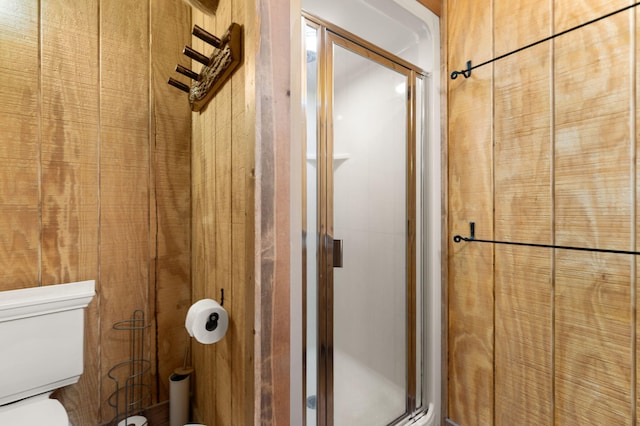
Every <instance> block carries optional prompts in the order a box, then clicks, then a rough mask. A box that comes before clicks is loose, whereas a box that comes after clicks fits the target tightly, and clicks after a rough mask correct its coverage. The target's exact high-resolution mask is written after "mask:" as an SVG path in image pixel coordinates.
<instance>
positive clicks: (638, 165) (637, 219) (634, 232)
mask: <svg viewBox="0 0 640 426" xmlns="http://www.w3.org/2000/svg"><path fill="white" fill-rule="evenodd" d="M632 13H633V14H634V16H633V18H634V19H633V25H634V28H633V33H632V37H633V38H634V39H635V40H634V41H635V43H634V45H635V51H634V52H632V54H633V55H634V56H635V58H634V61H635V64H634V65H635V70H636V72H635V75H633V74H632V76H631V78H633V79H634V81H632V84H633V85H634V87H636V88H637V87H640V74H639V73H638V72H637V70H638V67H639V66H640V50H639V49H640V29H639V28H638V23H639V22H640V9H638V8H636V9H635V10H634V11H633V12H632ZM632 96H635V98H634V99H633V100H634V104H633V105H632V113H633V114H634V115H635V117H632V118H633V120H634V121H633V124H634V127H632V130H633V131H634V134H632V135H631V136H632V139H631V141H632V146H631V156H632V161H633V163H632V167H635V170H633V169H632V173H633V174H632V178H633V179H634V181H635V185H633V186H632V190H633V191H634V193H633V198H632V207H631V211H632V214H633V215H634V222H633V224H632V229H631V238H632V247H633V248H634V250H638V231H639V226H638V223H640V209H638V200H640V192H639V191H640V185H638V181H639V180H640V174H639V170H640V162H639V161H640V159H639V158H638V149H639V146H640V145H639V144H640V109H639V108H638V105H639V103H640V97H639V96H640V91H638V90H636V91H635V93H633V94H632ZM634 109H635V111H634ZM639 262H640V258H638V257H636V258H635V259H634V262H633V263H632V265H631V266H632V270H631V280H630V282H631V285H632V288H633V289H635V294H634V293H632V296H635V299H634V300H632V301H631V303H632V304H631V306H632V308H634V309H635V310H636V314H635V324H634V326H635V342H634V343H635V347H634V349H635V355H636V359H635V363H634V369H635V380H636V381H635V395H633V394H632V397H633V396H635V401H632V402H633V403H635V416H636V422H637V419H638V418H640V417H638V416H639V415H640V393H638V389H640V380H639V379H638V378H639V377H640V375H639V374H640V363H639V362H638V353H640V334H639V333H638V330H639V329H640V316H638V313H637V307H638V303H639V301H640V299H639V297H640V294H639V292H638V268H639V266H640V263H639Z"/></svg>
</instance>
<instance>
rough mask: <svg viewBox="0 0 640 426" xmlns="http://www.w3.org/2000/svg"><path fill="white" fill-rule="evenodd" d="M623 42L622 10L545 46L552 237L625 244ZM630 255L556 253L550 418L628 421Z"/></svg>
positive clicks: (628, 195) (626, 38) (627, 175)
mask: <svg viewBox="0 0 640 426" xmlns="http://www.w3.org/2000/svg"><path fill="white" fill-rule="evenodd" d="M563 6H564V7H566V8H567V9H573V8H574V7H575V6H574V4H572V3H571V4H570V3H569V2H566V3H565V4H564V5H558V9H559V10H558V15H562V14H563V13H564V12H563ZM629 43H630V29H629V12H627V13H624V14H619V15H616V16H614V17H611V18H609V19H607V20H605V21H600V22H598V23H595V24H593V25H590V26H589V27H586V28H584V29H581V30H579V31H575V32H573V33H571V34H568V35H567V36H565V37H562V38H558V39H557V41H556V43H555V49H556V50H555V72H554V75H555V81H554V86H555V88H554V94H555V96H554V98H555V100H554V105H555V129H554V137H555V147H556V149H555V172H554V175H555V203H556V206H555V220H556V231H555V235H556V242H557V243H558V244H561V245H575V246H585V247H605V248H611V249H620V250H626V249H629V247H630V246H631V244H632V240H631V233H630V229H631V228H630V226H631V223H632V216H631V203H630V200H631V199H632V191H631V187H630V185H631V183H632V179H631V166H632V162H631V158H630V144H629V141H630V133H629V123H630V119H631V117H630V113H629V105H630V102H631V91H630V87H631V82H630V74H629V73H628V72H620V70H629V69H630V55H629V52H630V44H629ZM576 46H582V48H580V49H577V48H576ZM631 262H632V259H629V258H628V257H627V256H619V255H606V254H576V253H572V252H568V251H563V250H560V251H557V253H556V300H555V302H556V307H555V309H556V314H555V315H556V324H555V327H556V335H555V348H556V349H555V350H556V355H555V364H556V367H555V368H556V384H555V386H556V419H557V421H558V422H559V423H569V422H575V421H576V419H583V421H589V422H595V423H598V424H629V423H630V420H631V399H630V395H631V390H632V383H631V380H630V378H631V370H632V366H631V360H632V355H633V352H632V348H631V346H630V345H629V341H630V339H631V336H632V324H631V303H630V300H631V294H632V289H631V287H630V285H629V283H630V278H631ZM603 348H607V349H606V350H603Z"/></svg>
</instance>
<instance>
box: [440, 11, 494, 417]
mask: <svg viewBox="0 0 640 426" xmlns="http://www.w3.org/2000/svg"><path fill="white" fill-rule="evenodd" d="M491 4H492V2H491V1H488V0H487V1H478V2H464V1H455V0H449V1H448V4H447V10H450V11H456V12H455V13H451V14H448V16H447V17H446V19H447V27H448V28H449V47H450V49H449V56H448V58H447V63H448V68H449V69H451V70H453V69H460V68H461V67H463V66H464V64H465V63H466V61H467V60H474V61H475V60H476V58H482V59H485V58H490V57H491V56H492V53H493V52H492V50H493V49H492V48H491V38H490V37H491V32H490V31H487V29H488V28H491V26H492V13H491V12H492V8H491ZM491 77H492V70H491V67H485V68H483V69H478V70H474V71H473V79H470V80H465V79H464V78H458V79H457V80H455V81H452V82H450V83H449V129H448V138H449V141H450V144H449V178H448V181H449V188H450V190H449V191H450V195H451V197H450V199H449V207H450V211H449V220H448V221H449V226H450V229H449V235H455V234H458V233H459V234H462V235H467V234H468V232H469V222H475V223H476V229H477V232H479V235H482V236H483V237H485V238H487V237H491V236H493V220H492V216H493V214H492V213H493V183H492V172H493V170H492V163H493V157H492V149H491V146H492V132H491V124H492V122H491V120H492V114H491V111H492V105H491V103H492V101H491V93H492V82H491ZM449 244H450V246H449V253H450V257H449V271H450V277H449V289H448V291H449V307H448V311H449V318H448V319H449V330H448V336H449V342H448V346H449V360H448V370H449V388H448V390H449V394H448V405H449V406H448V413H449V417H450V418H451V419H452V420H453V421H455V422H457V423H458V424H464V425H486V424H492V423H493V419H494V409H493V407H494V389H493V381H494V377H493V362H494V360H493V353H494V348H493V342H494V336H493V322H494V319H493V304H494V301H493V271H492V265H493V248H492V247H491V246H489V245H486V246H483V245H466V244H453V243H452V242H451V240H450V241H449ZM478 389H482V391H481V392H479V391H477V390H478Z"/></svg>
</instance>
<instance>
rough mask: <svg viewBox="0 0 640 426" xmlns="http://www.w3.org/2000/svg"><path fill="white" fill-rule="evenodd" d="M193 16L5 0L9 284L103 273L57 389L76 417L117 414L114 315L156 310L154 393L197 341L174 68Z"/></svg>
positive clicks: (92, 419)
mask: <svg viewBox="0 0 640 426" xmlns="http://www.w3.org/2000/svg"><path fill="white" fill-rule="evenodd" d="M189 19H190V10H189V8H188V7H186V6H184V5H183V4H182V3H181V2H179V1H177V0H176V1H174V2H161V1H155V0H151V1H149V2H142V3H140V2H136V3H135V4H134V3H131V2H125V1H113V0H109V1H105V0H87V1H82V2H78V1H73V0H57V1H47V0H40V1H38V0H3V1H2V2H1V7H0V71H1V72H0V98H1V99H2V102H0V105H1V106H0V127H1V128H2V132H0V160H2V161H1V162H2V165H1V166H0V270H1V272H0V277H1V278H0V290H9V289H16V288H23V287H33V286H39V285H48V284H56V283H63V282H71V281H78V280H85V279H95V280H96V288H97V295H96V297H95V298H94V300H93V302H92V303H91V305H90V306H89V308H88V309H87V315H86V325H85V335H86V338H85V341H86V344H85V365H84V373H83V375H82V377H81V379H80V381H79V383H78V384H76V385H72V386H69V387H66V388H64V389H63V390H61V391H60V392H58V395H57V396H58V398H59V399H61V400H62V401H63V403H64V405H65V406H66V408H67V410H68V411H69V414H70V419H71V421H72V422H73V423H74V424H79V425H80V424H82V425H89V424H98V423H101V422H105V421H108V420H110V419H111V418H112V417H113V415H114V414H115V413H114V410H113V409H112V408H111V407H110V406H109V405H108V404H107V398H108V396H109V394H110V393H111V392H113V390H114V383H113V381H111V380H110V379H108V377H107V376H106V374H107V372H108V370H109V369H110V368H111V367H112V366H114V365H115V364H116V363H118V362H121V361H124V360H126V359H128V358H129V345H128V343H127V342H126V338H127V337H128V335H122V333H116V332H114V331H113V330H112V328H111V326H112V324H113V323H114V322H116V321H120V320H123V319H126V318H128V317H129V316H130V315H131V313H132V310H133V309H142V310H143V311H144V312H145V314H146V317H147V319H148V321H149V323H150V325H151V327H150V328H149V329H148V332H147V342H146V347H145V354H144V355H145V357H147V358H149V359H150V360H151V361H152V368H151V370H150V373H149V376H148V377H147V382H148V383H149V384H151V385H152V388H153V390H152V394H151V399H150V400H149V402H148V403H149V404H152V403H155V402H158V401H163V400H166V399H168V389H167V388H168V383H167V379H168V376H169V374H170V372H171V371H172V370H173V369H174V368H175V367H177V366H179V365H180V364H181V363H182V356H183V351H184V349H185V347H186V345H187V343H188V341H187V339H186V333H185V332H184V331H183V328H182V324H183V321H184V316H185V315H186V309H187V308H188V306H189V303H190V294H191V289H190V281H191V278H190V274H191V270H190V252H189V250H190V223H189V219H188V218H189V211H190V195H189V194H190V192H189V187H190V175H189V163H190V115H191V113H190V111H189V108H188V104H187V102H186V100H185V97H184V95H183V94H180V93H179V92H177V91H176V90H175V89H172V88H170V87H169V86H167V85H166V83H165V81H166V78H167V76H168V75H169V74H170V73H172V70H173V67H174V66H175V63H177V62H178V61H182V62H184V59H182V58H181V55H180V52H181V49H182V46H183V45H184V44H185V43H186V41H187V40H188V38H189V32H188V22H189ZM44 350H46V348H45V349H44Z"/></svg>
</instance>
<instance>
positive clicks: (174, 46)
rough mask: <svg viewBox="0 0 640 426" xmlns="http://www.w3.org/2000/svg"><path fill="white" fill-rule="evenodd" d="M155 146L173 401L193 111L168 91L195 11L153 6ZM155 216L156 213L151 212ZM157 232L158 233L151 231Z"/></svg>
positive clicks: (164, 352)
mask: <svg viewBox="0 0 640 426" xmlns="http://www.w3.org/2000/svg"><path fill="white" fill-rule="evenodd" d="M151 13H152V16H151V40H152V44H151V58H152V76H151V78H152V91H151V93H152V99H153V103H152V112H151V114H152V124H153V133H152V138H153V141H152V145H153V155H154V156H153V167H152V168H153V170H154V181H153V182H151V185H152V186H153V187H154V188H155V193H156V195H155V205H153V204H152V206H151V209H152V210H155V214H157V221H158V222H157V230H158V231H157V242H156V244H157V245H156V247H157V248H156V247H154V248H153V249H154V250H157V252H156V253H155V256H156V259H155V268H156V275H155V276H156V282H155V289H156V297H155V300H156V302H155V305H156V306H157V309H156V335H157V343H156V344H157V354H156V357H157V359H158V364H159V365H158V366H157V371H158V378H157V380H158V387H159V391H158V395H159V396H158V401H166V400H168V399H169V389H168V386H169V382H168V378H169V376H170V375H171V373H172V372H173V370H174V369H175V368H176V367H178V366H182V363H183V356H184V351H185V349H186V348H187V347H188V345H189V344H190V342H189V336H188V334H187V332H186V331H185V329H184V320H185V318H186V315H187V310H188V308H189V306H190V305H191V270H190V267H189V264H190V257H191V256H190V254H191V247H190V246H191V235H190V234H191V221H190V206H191V197H190V193H191V191H190V185H191V176H190V173H189V170H190V164H191V158H190V155H191V126H190V120H191V110H190V108H189V104H188V101H187V97H186V96H185V94H184V93H182V92H180V91H178V90H175V89H173V88H171V87H170V86H168V85H167V83H166V81H167V77H166V76H167V74H168V73H169V72H170V71H171V70H173V69H174V68H175V66H176V64H177V63H181V64H182V65H184V66H189V65H190V64H189V63H188V62H189V61H188V60H187V59H186V57H185V56H184V55H182V54H181V52H182V48H183V47H184V45H185V44H188V43H189V40H190V39H191V37H190V32H189V29H190V27H189V25H188V24H187V23H190V21H191V10H190V8H189V7H187V6H186V5H184V4H183V3H181V2H153V3H152V4H151ZM151 213H152V214H151V217H153V216H154V211H152V212H151ZM151 231H152V232H153V229H152V230H151Z"/></svg>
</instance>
